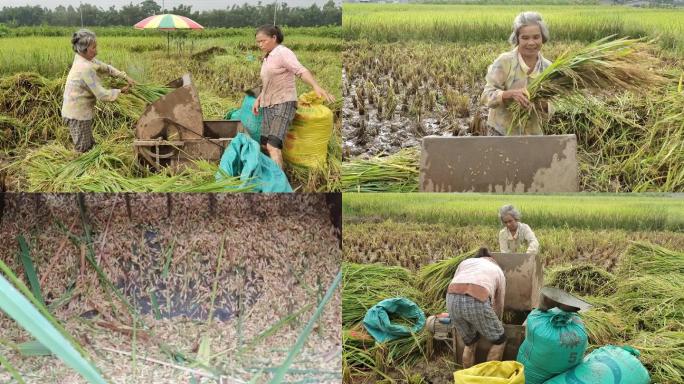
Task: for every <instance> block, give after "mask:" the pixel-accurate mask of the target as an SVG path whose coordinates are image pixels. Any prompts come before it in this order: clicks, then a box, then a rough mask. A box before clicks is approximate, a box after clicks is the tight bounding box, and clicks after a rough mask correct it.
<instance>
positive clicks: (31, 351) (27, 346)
mask: <svg viewBox="0 0 684 384" xmlns="http://www.w3.org/2000/svg"><path fill="white" fill-rule="evenodd" d="M17 348H18V349H19V353H21V354H22V355H23V356H49V355H51V354H52V352H51V351H50V350H49V349H48V348H46V347H45V346H44V345H43V344H41V343H40V341H38V340H31V341H27V342H24V343H21V344H18V345H17Z"/></svg>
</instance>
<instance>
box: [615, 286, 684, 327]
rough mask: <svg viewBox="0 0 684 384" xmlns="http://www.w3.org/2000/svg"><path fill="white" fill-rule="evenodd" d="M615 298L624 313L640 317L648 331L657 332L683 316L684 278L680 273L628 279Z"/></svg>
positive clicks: (619, 287)
mask: <svg viewBox="0 0 684 384" xmlns="http://www.w3.org/2000/svg"><path fill="white" fill-rule="evenodd" d="M615 298H616V302H617V303H618V305H619V306H620V308H621V310H622V312H624V313H626V314H628V315H634V316H638V322H639V326H640V328H642V329H645V330H650V331H656V330H658V329H660V328H662V327H664V326H665V325H667V324H668V323H669V322H671V321H682V319H684V279H682V275H681V274H678V273H670V274H661V275H657V276H656V275H646V276H634V277H630V278H627V279H626V280H624V281H622V282H621V283H620V285H619V286H618V288H617V291H616V292H615Z"/></svg>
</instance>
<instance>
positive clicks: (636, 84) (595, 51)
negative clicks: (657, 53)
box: [509, 36, 665, 134]
mask: <svg viewBox="0 0 684 384" xmlns="http://www.w3.org/2000/svg"><path fill="white" fill-rule="evenodd" d="M613 37H614V36H608V37H605V38H603V39H601V40H598V41H596V42H594V43H592V44H590V45H588V46H586V47H585V48H583V49H580V50H579V51H575V52H572V51H569V50H568V51H565V52H564V53H563V54H561V55H560V56H559V57H558V58H556V60H555V61H554V62H553V63H552V64H551V65H550V66H549V67H548V68H547V69H546V70H544V72H542V73H540V74H539V76H537V77H536V78H535V79H534V80H533V81H532V82H531V83H530V84H528V86H527V90H528V92H529V99H530V102H531V105H532V107H531V109H530V110H526V109H525V108H523V107H521V106H520V104H518V103H513V104H511V106H510V107H509V108H510V109H511V110H512V112H513V119H512V122H511V126H510V127H509V134H510V132H511V131H513V129H514V127H520V126H525V125H526V124H527V121H528V120H529V118H530V116H531V115H532V114H535V115H537V116H538V117H541V115H542V113H544V112H543V111H542V108H541V101H548V100H551V99H553V98H555V97H558V96H564V95H569V94H572V93H574V92H577V91H581V90H589V91H595V92H609V91H611V90H616V89H617V90H640V89H647V88H651V87H653V86H655V85H658V84H661V83H662V82H663V81H664V80H665V79H664V78H663V77H662V76H661V75H659V74H657V73H656V72H654V71H653V70H651V67H652V65H654V63H655V61H654V59H655V58H654V57H653V55H651V54H650V53H649V52H648V47H649V44H648V42H645V41H644V39H628V38H620V39H614V40H613Z"/></svg>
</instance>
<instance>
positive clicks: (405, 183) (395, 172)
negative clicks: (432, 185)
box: [340, 148, 419, 192]
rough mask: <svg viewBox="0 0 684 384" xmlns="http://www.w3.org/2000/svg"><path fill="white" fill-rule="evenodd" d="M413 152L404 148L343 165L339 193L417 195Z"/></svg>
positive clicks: (416, 172) (416, 169) (415, 152)
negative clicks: (401, 193) (415, 193)
mask: <svg viewBox="0 0 684 384" xmlns="http://www.w3.org/2000/svg"><path fill="white" fill-rule="evenodd" d="M418 159H419V153H418V151H417V150H416V149H413V148H410V149H409V148H407V149H404V150H401V151H399V152H397V153H395V154H393V155H389V156H377V157H373V158H371V159H368V160H364V159H352V160H350V161H345V162H343V163H342V176H341V179H340V183H341V190H342V192H416V191H417V190H418V173H419V172H418Z"/></svg>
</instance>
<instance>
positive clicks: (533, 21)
mask: <svg viewBox="0 0 684 384" xmlns="http://www.w3.org/2000/svg"><path fill="white" fill-rule="evenodd" d="M528 25H538V26H539V30H540V31H541V34H542V42H543V43H546V42H547V41H549V28H548V27H547V26H546V23H545V22H544V20H543V19H542V15H540V14H539V13H538V12H520V14H518V16H516V17H515V20H513V32H512V33H511V36H510V37H509V38H508V42H510V43H511V44H513V45H515V46H517V45H518V43H519V41H518V34H519V33H520V28H522V27H526V26H528Z"/></svg>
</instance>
